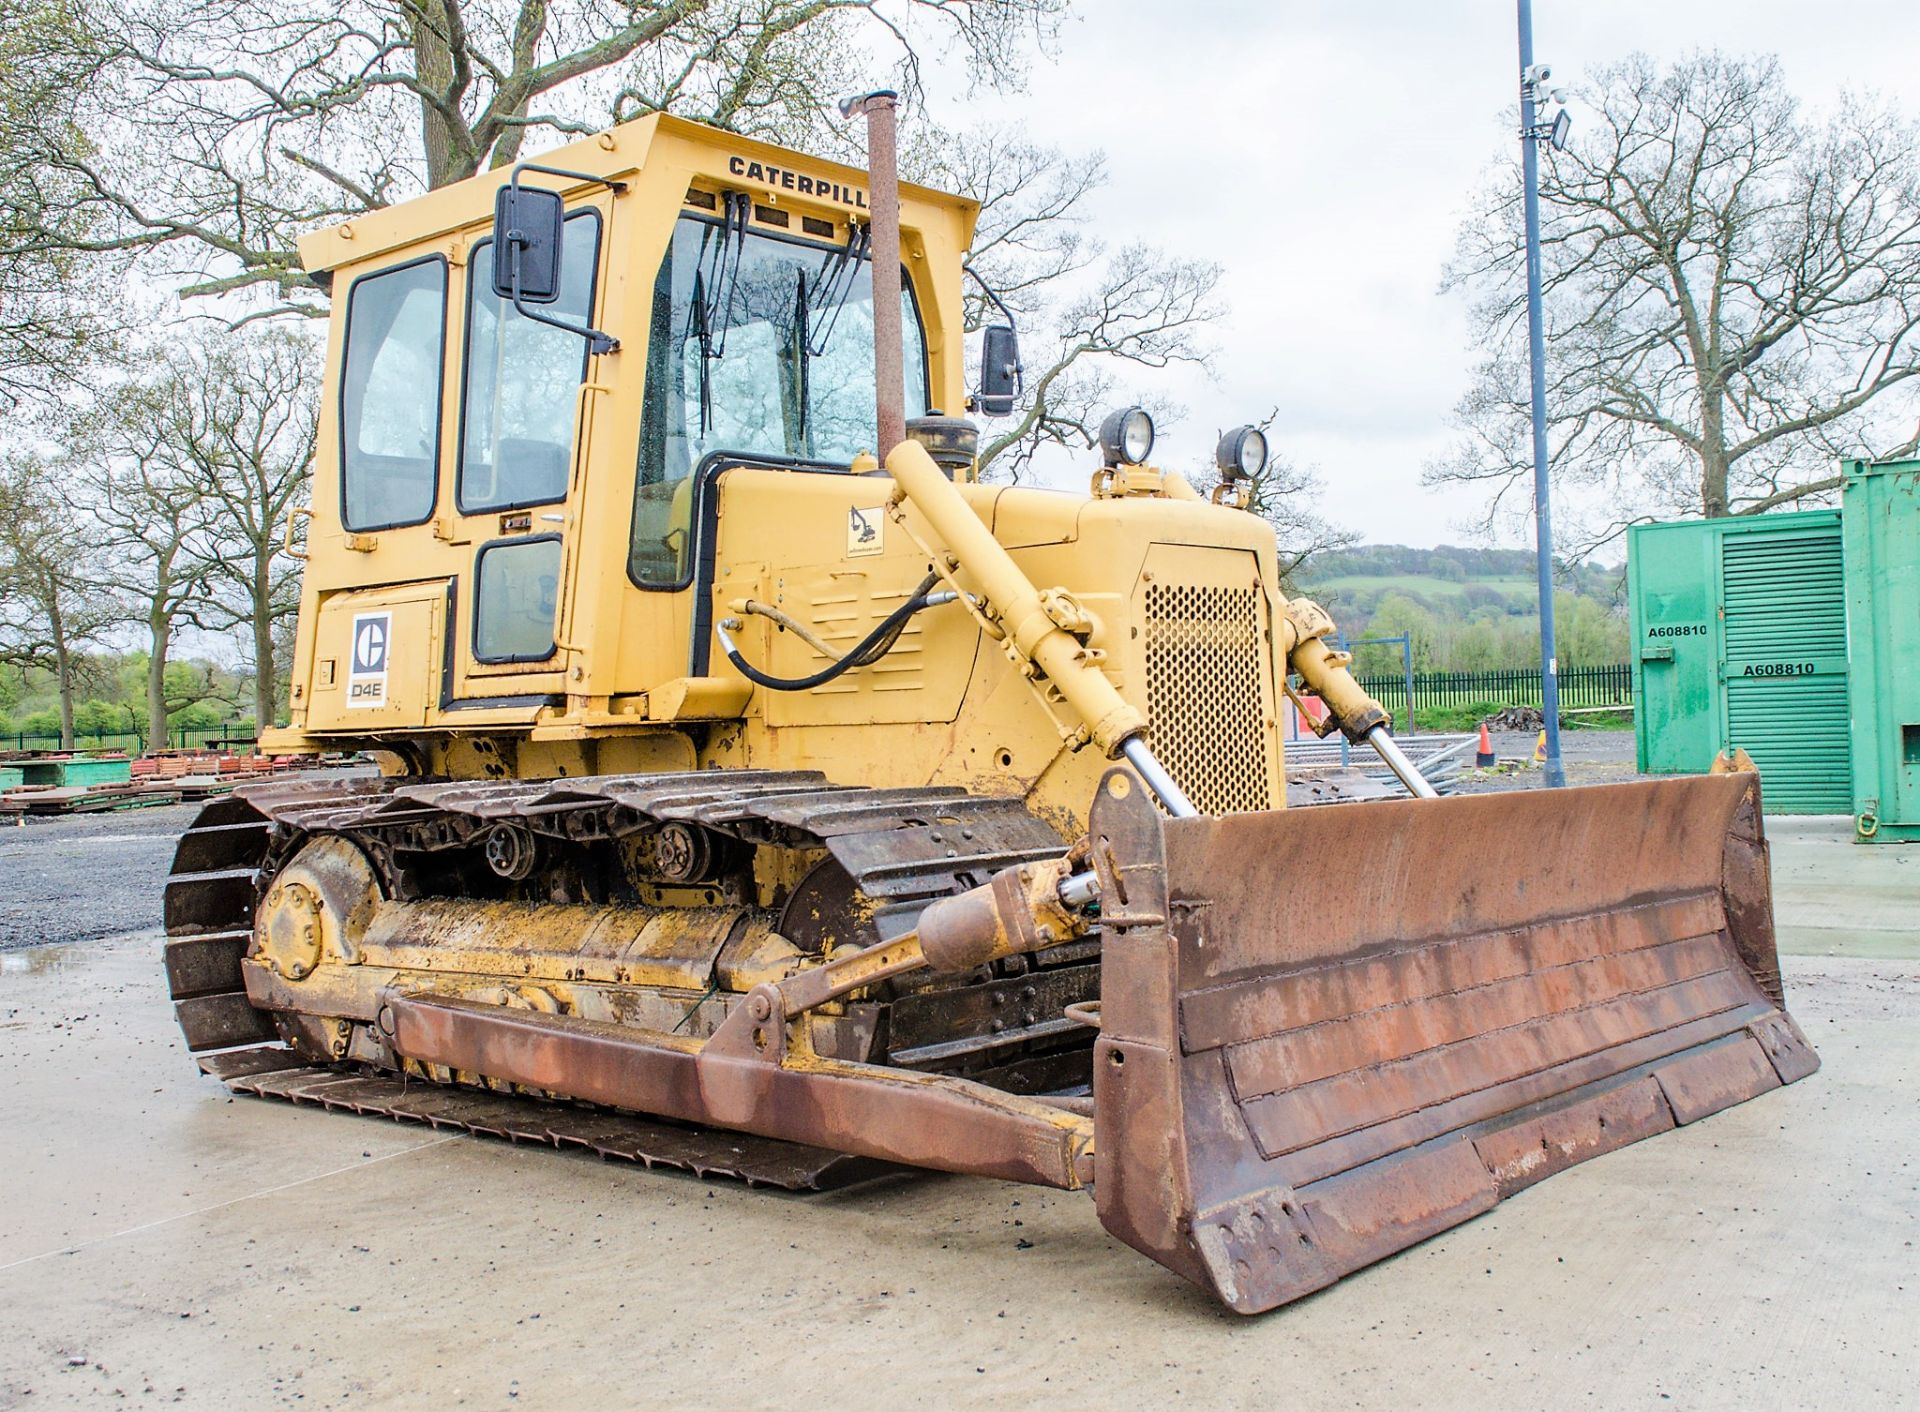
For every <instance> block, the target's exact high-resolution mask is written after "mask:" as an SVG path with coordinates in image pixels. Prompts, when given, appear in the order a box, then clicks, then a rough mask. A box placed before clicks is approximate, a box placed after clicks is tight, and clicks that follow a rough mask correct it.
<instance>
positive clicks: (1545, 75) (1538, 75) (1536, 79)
mask: <svg viewBox="0 0 1920 1412" xmlns="http://www.w3.org/2000/svg"><path fill="white" fill-rule="evenodd" d="M1520 77H1521V78H1523V79H1525V80H1526V81H1527V82H1528V83H1545V82H1546V81H1547V80H1548V79H1550V78H1552V77H1553V70H1552V69H1551V68H1549V67H1548V66H1547V65H1545V64H1533V65H1531V66H1529V67H1528V69H1527V71H1526V72H1525V73H1523V74H1521V75H1520Z"/></svg>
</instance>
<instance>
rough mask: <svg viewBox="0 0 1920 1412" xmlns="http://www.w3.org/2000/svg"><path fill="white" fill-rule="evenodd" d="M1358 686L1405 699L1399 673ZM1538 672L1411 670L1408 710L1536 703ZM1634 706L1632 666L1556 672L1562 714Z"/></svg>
mask: <svg viewBox="0 0 1920 1412" xmlns="http://www.w3.org/2000/svg"><path fill="white" fill-rule="evenodd" d="M1359 681H1360V685H1362V686H1363V687H1365V688H1366V689H1367V690H1368V691H1369V692H1370V693H1372V694H1373V695H1374V696H1376V697H1378V698H1379V699H1380V700H1381V701H1383V702H1386V703H1387V704H1389V705H1392V704H1394V703H1397V702H1403V701H1405V700H1406V699H1407V679H1406V678H1405V677H1404V676H1403V675H1401V674H1400V673H1399V672H1383V673H1378V674H1375V673H1368V674H1367V675H1365V676H1362V677H1360V678H1359ZM1541 694H1542V693H1541V688H1540V672H1539V670H1538V669H1530V670H1523V671H1499V672H1415V673H1414V674H1413V708H1414V713H1415V715H1416V716H1417V715H1418V714H1419V712H1421V711H1423V710H1431V709H1434V708H1436V707H1448V706H1468V705H1472V704H1473V703H1475V702H1479V701H1495V702H1498V703H1499V704H1500V705H1502V706H1538V705H1540V704H1541ZM1632 703H1633V668H1632V667H1631V666H1630V665H1629V664H1627V663H1625V662H1615V663H1610V664H1608V665H1605V666H1599V667H1564V668H1562V669H1561V671H1560V706H1561V709H1562V710H1566V709H1568V708H1578V707H1582V706H1628V705H1631V704H1632Z"/></svg>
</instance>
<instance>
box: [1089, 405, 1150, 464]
mask: <svg viewBox="0 0 1920 1412" xmlns="http://www.w3.org/2000/svg"><path fill="white" fill-rule="evenodd" d="M1100 454H1101V455H1102V456H1104V457H1105V458H1106V464H1107V465H1109V466H1139V465H1144V464H1145V463H1146V459H1147V457H1148V456H1150V455H1152V454H1153V418H1152V417H1149V416H1148V415H1147V409H1146V408H1145V407H1122V408H1121V409H1120V410H1119V411H1117V412H1110V413H1108V414H1107V419H1106V420H1105V421H1104V422H1102V423H1100Z"/></svg>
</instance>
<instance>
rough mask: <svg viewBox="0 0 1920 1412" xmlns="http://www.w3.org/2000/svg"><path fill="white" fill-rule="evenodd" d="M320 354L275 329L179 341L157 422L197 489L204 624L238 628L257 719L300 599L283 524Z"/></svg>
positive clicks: (299, 493)
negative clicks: (205, 565)
mask: <svg viewBox="0 0 1920 1412" xmlns="http://www.w3.org/2000/svg"><path fill="white" fill-rule="evenodd" d="M317 357H318V354H317V351H316V350H315V349H314V348H313V346H312V344H311V341H310V340H308V339H306V338H304V337H302V336H300V335H299V334H296V333H293V332H285V331H275V332H271V333H264V334H257V335H254V336H251V337H247V336H240V337H230V338H226V339H222V340H219V341H217V342H213V341H210V342H207V343H203V344H201V345H198V346H188V347H186V348H183V349H180V350H178V351H177V352H176V353H175V355H174V357H173V360H172V370H171V374H170V376H169V379H168V384H167V399H166V409H165V419H164V426H165V427H166V431H167V435H168V437H169V439H170V441H171V442H172V444H173V446H174V448H175V450H176V453H177V455H178V456H179V458H180V470H181V474H182V476H183V478H184V479H185V480H186V481H187V482H188V483H189V484H191V485H192V486H193V487H194V488H195V490H196V491H197V493H198V495H199V497H200V501H199V504H200V510H201V524H202V526H203V528H204V530H205V532H206V535H207V539H208V544H209V568H210V575H209V576H210V580H211V582H212V584H213V586H214V590H215V591H214V594H213V597H212V599H211V601H210V602H208V603H207V605H206V607H205V608H204V609H203V619H204V621H206V622H207V624H208V625H209V626H214V627H220V626H225V627H234V628H238V629H239V630H240V632H241V634H242V640H243V642H244V645H245V646H244V650H245V653H246V655H247V658H248V661H249V663H250V665H251V667H252V669H253V719H254V723H255V725H256V726H257V727H259V728H262V729H264V728H265V727H267V726H269V725H271V724H273V722H274V720H275V719H276V716H277V713H278V707H279V689H280V680H281V676H282V668H283V666H284V665H285V663H286V660H287V657H288V655H289V652H290V650H291V642H290V640H289V639H288V638H287V635H286V633H284V632H283V631H282V629H283V627H284V626H286V625H288V624H290V622H291V620H292V618H293V616H294V614H295V613H296V611H297V610H298V608H299V605H300V571H299V562H298V560H297V559H295V558H294V556H293V554H291V553H289V552H288V550H287V547H286V546H287V545H288V544H289V543H290V542H295V541H297V540H298V539H299V535H298V533H297V532H295V531H294V530H293V527H291V526H290V525H289V517H290V516H291V514H292V511H293V509H294V507H295V506H296V505H298V504H300V503H302V502H303V501H305V499H306V498H307V487H308V485H309V484H310V482H311V479H312V471H313V448H314V437H315V428H316V427H317V425H318V415H319V408H318V406H317V401H318V398H317V395H316V394H317V387H316V385H315V384H316V379H315V378H314V375H313V369H314V367H315V364H316V360H317Z"/></svg>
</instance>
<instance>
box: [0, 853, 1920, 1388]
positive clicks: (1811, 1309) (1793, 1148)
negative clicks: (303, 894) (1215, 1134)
mask: <svg viewBox="0 0 1920 1412" xmlns="http://www.w3.org/2000/svg"><path fill="white" fill-rule="evenodd" d="M72 822H74V823H79V822H81V821H72ZM38 827H40V828H43V829H45V830H47V832H45V833H42V834H41V835H39V836H38V839H37V842H38V843H40V844H45V845H48V846H55V847H61V848H66V849H70V850H73V851H75V852H76V853H78V854H79V855H80V856H82V857H83V858H84V857H88V856H92V857H96V858H98V859H100V860H101V862H100V866H99V867H97V868H95V869H92V870H90V871H89V870H86V869H82V870H81V871H80V874H79V875H80V876H82V877H88V876H90V877H91V882H89V883H85V884H81V885H77V887H78V890H77V891H74V892H72V893H71V894H69V895H68V896H67V897H66V898H64V899H63V905H64V906H65V907H66V908H67V909H68V910H69V911H70V912H72V913H74V914H75V916H76V917H80V918H84V917H90V916H94V915H96V914H95V913H94V911H93V902H92V897H93V895H94V894H95V893H115V894H117V893H118V892H120V891H121V890H122V889H121V881H122V880H123V879H125V880H127V885H129V886H130V885H132V883H131V880H132V879H135V878H139V879H141V884H140V885H142V886H144V885H145V873H144V871H143V867H142V866H141V865H136V863H135V862H134V861H131V860H130V859H129V858H128V857H127V856H126V850H127V849H129V848H131V847H133V846H132V845H129V844H127V843H126V842H124V840H122V841H119V842H110V841H108V840H113V839H116V838H119V837H120V835H121V834H122V833H124V832H125V831H124V830H106V831H103V832H102V833H100V834H99V835H98V836H97V838H96V841H95V842H94V843H92V844H87V843H83V842H79V841H77V840H78V839H79V838H80V837H81V836H82V835H83V834H84V833H85V830H84V829H75V830H67V829H66V828H65V825H64V823H63V824H59V825H41V826H38ZM1772 827H1773V833H1774V835H1775V838H1776V840H1777V842H1776V853H1775V878H1776V894H1777V899H1778V907H1779V914H1780V920H1781V938H1782V942H1783V948H1784V949H1785V950H1786V951H1787V952H1788V953H1789V955H1788V957H1787V960H1786V973H1787V979H1788V986H1789V999H1790V1003H1791V1006H1792V1008H1793V1010H1794V1012H1795V1014H1796V1015H1797V1016H1798V1017H1799V1019H1800V1021H1801V1024H1802V1025H1803V1026H1804V1027H1805V1029H1806V1030H1807V1032H1808V1034H1809V1036H1810V1037H1811V1039H1812V1040H1813V1043H1814V1044H1815V1046H1816V1047H1817V1048H1818V1049H1819V1050H1820V1052H1821V1054H1822V1056H1823V1058H1824V1061H1825V1067H1824V1068H1823V1069H1822V1070H1821V1072H1820V1073H1818V1074H1816V1075H1814V1076H1813V1077H1812V1078H1810V1079H1808V1080H1806V1081H1804V1082H1802V1083H1800V1084H1796V1085H1793V1086H1792V1087H1789V1088H1787V1089H1784V1090H1781V1091H1779V1092H1776V1093H1772V1094H1768V1095H1766V1096H1764V1097H1762V1098H1761V1099H1758V1100H1756V1101H1754V1102H1752V1103H1747V1104H1743V1105H1741V1106H1739V1107H1737V1108H1734V1109H1731V1110H1729V1111H1727V1112H1725V1113H1722V1114H1719V1115H1717V1116H1715V1117H1713V1118H1710V1119H1708V1120H1706V1121H1704V1122H1701V1123H1698V1124H1695V1125H1693V1126H1691V1127H1688V1128H1685V1129H1682V1130H1680V1131H1678V1132H1674V1133H1670V1134H1667V1135H1665V1136H1663V1137H1660V1138H1658V1139H1655V1140H1653V1141H1650V1142H1644V1143H1640V1144H1637V1145H1635V1146H1633V1147H1630V1148H1627V1149H1625V1150H1623V1151H1620V1152H1617V1153H1613V1154H1611V1155H1609V1156H1607V1157H1604V1158H1601V1159H1599V1160H1597V1161H1594V1162H1589V1163H1586V1164H1584V1165H1582V1166H1580V1167H1577V1168H1575V1169H1573V1170H1572V1171H1570V1172H1567V1173H1565V1174H1563V1175H1561V1176H1558V1177H1555V1178H1553V1179H1552V1180H1551V1181H1548V1182H1546V1183H1544V1184H1542V1185H1541V1186H1539V1187H1536V1188H1533V1189H1532V1190H1529V1191H1527V1192H1524V1193H1522V1194H1521V1195H1519V1196H1517V1197H1515V1198H1514V1199H1512V1200H1511V1201H1508V1202H1506V1203H1504V1204H1502V1205H1501V1206H1500V1207H1498V1208H1497V1209H1496V1210H1494V1211H1493V1212H1491V1213H1490V1214H1488V1215H1486V1216H1483V1217H1481V1218H1480V1219H1478V1220H1476V1221H1473V1222H1471V1223H1469V1224H1468V1225H1466V1226H1463V1227H1460V1228H1458V1229H1456V1230H1453V1231H1450V1232H1447V1233H1445V1234H1443V1235H1441V1236H1439V1237H1436V1238H1435V1239H1433V1240H1430V1241H1428V1242H1426V1243H1425V1244H1424V1245H1421V1246H1419V1247H1417V1248H1416V1249H1414V1250H1411V1251H1409V1252H1406V1253H1404V1254H1402V1255H1400V1256H1398V1257H1396V1258H1394V1259H1392V1260H1389V1261H1386V1262H1384V1263H1382V1264H1380V1265H1376V1266H1374V1267H1373V1268H1371V1269H1369V1270H1366V1271H1363V1272H1361V1273H1359V1274H1357V1275H1354V1276H1351V1277H1349V1278H1348V1279H1347V1280H1345V1281H1343V1282H1342V1283H1340V1284H1339V1285H1336V1286H1335V1287H1334V1288H1332V1289H1331V1290H1328V1291H1326V1292H1324V1293H1322V1294H1320V1295H1317V1296H1315V1297H1313V1298H1311V1299H1308V1300H1305V1301H1302V1302H1301V1303H1298V1304H1295V1305H1293V1306H1290V1307H1288V1308H1286V1309H1283V1310H1280V1311H1278V1312H1276V1313H1273V1314H1270V1315H1266V1316H1263V1317H1261V1318H1257V1319H1252V1320H1245V1319H1240V1318H1237V1317H1235V1316H1233V1315H1230V1314H1226V1313H1223V1312H1222V1311H1220V1310H1219V1309H1218V1308H1216V1307H1215V1306H1214V1305H1213V1304H1212V1303H1211V1302H1210V1301H1209V1300H1208V1299H1206V1298H1204V1297H1203V1296H1201V1295H1200V1294H1199V1293H1198V1292H1196V1291H1193V1290H1191V1289H1190V1288H1188V1287H1187V1286H1186V1285H1185V1284H1184V1283H1182V1282H1181V1281H1180V1280H1178V1279H1177V1278H1176V1277H1174V1276H1172V1275H1170V1274H1168V1273H1167V1272H1166V1271H1164V1270H1161V1269H1160V1268H1159V1267H1158V1266H1156V1265H1153V1264H1151V1263H1150V1262H1148V1261H1146V1260H1145V1259H1143V1258H1141V1257H1139V1256H1136V1255H1135V1254H1133V1253H1132V1252H1131V1251H1129V1250H1127V1249H1125V1248H1124V1247H1122V1246H1120V1245H1119V1244H1118V1243H1117V1242H1115V1241H1113V1240H1111V1239H1109V1238H1108V1237H1107V1236H1106V1234H1105V1233H1104V1232H1103V1231H1102V1230H1101V1228H1100V1225H1099V1222H1098V1220H1097V1218H1096V1217H1095V1214H1094V1211H1093V1206H1092V1203H1091V1202H1090V1201H1089V1200H1088V1199H1087V1198H1086V1197H1084V1196H1081V1195H1071V1194H1056V1193H1050V1192H1045V1191H1040V1190H1036V1189H1032V1188H1023V1187H1016V1186H1010V1185H1004V1184H1000V1183H994V1182H986V1181H978V1180H968V1179H962V1178H950V1177H940V1176H927V1177H913V1178H906V1179H900V1180H897V1181H893V1182H890V1183H886V1184H882V1185H879V1186H876V1187H870V1188H867V1189H865V1190H859V1191H854V1192H845V1193H838V1194H834V1195H829V1196H815V1197H792V1196H784V1195H770V1194H767V1193H764V1192H757V1191H748V1190H746V1189H745V1188H742V1187H739V1186H735V1185H730V1184H726V1183H709V1182H703V1181H698V1180H695V1179H692V1178H689V1177H686V1176H682V1175H677V1174H672V1173H663V1172H654V1173H649V1172H645V1171H642V1170H638V1169H635V1168H631V1167H626V1166H622V1165H617V1164H613V1163H606V1162H601V1161H599V1160H597V1159H594V1158H589V1157H578V1156H563V1155H558V1154H555V1153H552V1152H549V1151H545V1150H536V1149H526V1148H518V1147H513V1146H509V1145H507V1144H504V1143H498V1142H489V1141H484V1140H480V1139H474V1138H468V1137H450V1136H446V1135H442V1134H436V1133H432V1132H430V1131H423V1130H422V1129H419V1128H413V1127H402V1126H399V1125H397V1124H393V1123H388V1122H384V1121H381V1120H376V1119H365V1118H354V1117H348V1116H337V1115H332V1114H326V1113H321V1112H316V1111H312V1110H307V1109H294V1108H291V1107H288V1106H284V1105H280V1104H275V1103H268V1102H263V1101H259V1100H248V1099H232V1098H229V1097H228V1096H227V1095H226V1094H225V1092H224V1091H223V1090H221V1089H220V1088H219V1086H218V1085H216V1084H215V1083H213V1082H212V1081H211V1080H207V1079H201V1078H198V1077H197V1076H196V1075H195V1074H194V1071H193V1065H192V1063H191V1061H190V1060H189V1059H188V1058H187V1056H186V1055H185V1054H184V1053H183V1052H182V1050H181V1045H180V1040H179V1036H178V1034H177V1033H176V1031H175V1030H174V1027H173V1023H172V1019H171V1017H170V1015H169V1014H168V1011H167V1006H166V1001H165V992H164V988H163V986H162V984H161V980H160V975H159V965H158V959H159V958H158V952H159V940H158V937H157V935H156V934H154V933H152V932H150V931H149V932H139V933H134V934H130V935H119V936H112V937H105V938H100V939H96V940H90V941H70V942H67V943H65V944H59V945H41V946H32V947H27V948H24V949H16V950H13V951H11V952H8V953H6V954H4V955H0V1084H4V1086H5V1092H6V1093H7V1095H8V1097H7V1102H6V1106H5V1110H4V1111H5V1114H6V1117H5V1122H4V1127H3V1128H0V1143H3V1144H4V1145H3V1146H0V1151H4V1154H5V1155H4V1159H0V1174H3V1175H0V1180H3V1181H4V1190H5V1197H4V1201H3V1202H0V1408H14V1407H22V1408H34V1407H57V1406H94V1405H108V1404H112V1405H132V1406H145V1405H150V1404H152V1405H158V1404H177V1405H181V1406H187V1407H196V1408H199V1407H204V1408H223V1409H224V1408H255V1407H282V1406H285V1407H293V1406H316V1407H356V1406H363V1407H403V1408H410V1407H422V1408H439V1407H484V1408H492V1407H573V1408H578V1407H626V1406H647V1407H703V1408H715V1407H725V1408H730V1407H773V1406H781V1407H787V1406H795V1405H798V1406H814V1407H820V1406H827V1407H835V1406H844V1407H867V1406H882V1405H885V1406H899V1405H903V1404H904V1405H915V1404H918V1405H921V1406H926V1407H937V1406H950V1405H954V1404H956V1403H962V1402H965V1403H968V1404H975V1403H978V1404H987V1405H1008V1406H1011V1405H1027V1404H1031V1403H1036V1402H1039V1401H1041V1400H1043V1399H1045V1400H1053V1399H1056V1398H1058V1399H1063V1400H1071V1401H1072V1402H1074V1403H1078V1404H1086V1405H1092V1406H1100V1407H1136V1406H1138V1407H1145V1406H1153V1407H1165V1406H1169V1405H1176V1406H1177V1405H1188V1406H1195V1407H1208V1408H1212V1407H1228V1408H1235V1407H1246V1408H1254V1407H1260V1408H1268V1407H1273V1406H1287V1407H1322V1406H1325V1407H1347V1406H1377V1405H1392V1404H1404V1405H1419V1406H1443V1407H1455V1406H1469V1405H1471V1406H1476V1407H1482V1406H1502V1407H1507V1406H1511V1407H1521V1408H1530V1407H1539V1408H1562V1407H1567V1406H1593V1407H1608V1408H1612V1407H1648V1408H1652V1407H1669V1406H1671V1407H1734V1406H1742V1407H1744V1406H1753V1405H1766V1406H1792V1407H1798V1406H1848V1405H1851V1406H1855V1407H1880V1406H1890V1405H1895V1404H1898V1403H1901V1402H1902V1401H1909V1402H1911V1401H1916V1400H1920V1395H1917V1394H1916V1391H1915V1389H1916V1388H1920V1372H1917V1371H1916V1367H1915V1364H1916V1362H1920V1340H1917V1339H1916V1331H1917V1330H1920V1254H1917V1253H1916V1247H1915V1242H1916V1239H1920V906H1916V905H1915V904H1916V901H1920V887H1917V885H1920V848H1907V849H1902V848H1899V847H1882V848H1872V849H1869V848H1859V847H1853V846H1850V845H1848V844H1847V843H1846V842H1845V837H1846V835H1845V821H1844V820H1826V821H1784V820H1782V821H1775V822H1774V823H1773V825H1772ZM6 842H7V845H8V849H9V851H8V852H7V853H6V854H5V855H4V857H3V858H0V868H3V869H4V871H0V887H6V886H10V885H12V884H13V883H14V882H15V881H16V880H17V879H20V878H21V877H23V876H25V874H23V873H22V871H21V870H20V868H19V866H18V863H17V860H18V859H19V858H20V857H22V856H23V855H22V854H20V853H18V852H16V851H13V845H15V844H16V843H18V842H20V841H19V840H15V839H11V838H9V839H8V840H7V841H6ZM164 842H165V840H164V839H161V840H156V845H155V846H159V844H162V843H164ZM89 850H92V851H91V853H90V852H89ZM134 851H135V852H136V853H137V852H138V850H137V849H135V850H134ZM26 856H31V855H26ZM163 856H164V855H162V857H163ZM127 905H137V904H127ZM105 915H110V916H119V915H121V913H119V912H117V911H115V912H111V913H107V914H105ZM82 929H83V930H84V928H82Z"/></svg>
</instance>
